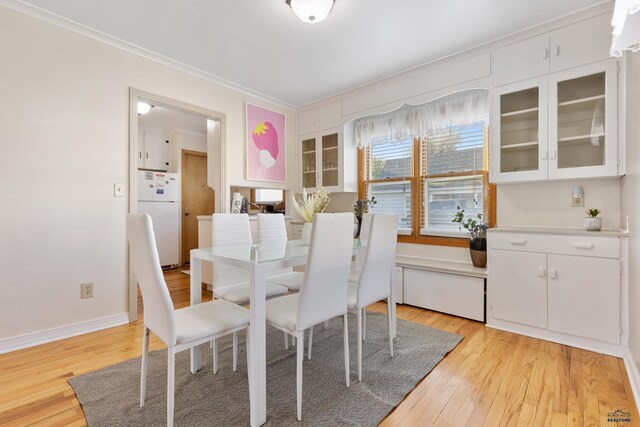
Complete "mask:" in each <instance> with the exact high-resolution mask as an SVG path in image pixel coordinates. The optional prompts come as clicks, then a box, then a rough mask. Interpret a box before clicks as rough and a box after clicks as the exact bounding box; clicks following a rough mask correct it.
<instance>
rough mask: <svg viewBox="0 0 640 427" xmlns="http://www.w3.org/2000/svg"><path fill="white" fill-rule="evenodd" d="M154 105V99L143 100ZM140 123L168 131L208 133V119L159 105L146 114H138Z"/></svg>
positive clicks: (204, 134) (143, 125)
mask: <svg viewBox="0 0 640 427" xmlns="http://www.w3.org/2000/svg"><path fill="white" fill-rule="evenodd" d="M142 101H144V102H146V103H147V104H150V105H153V104H154V102H153V101H148V100H144V99H143V100H142ZM138 124H139V125H140V126H141V127H145V128H154V129H163V130H166V131H172V130H182V131H187V132H190V133H195V134H198V135H202V136H206V135H207V119H206V118H205V117H202V116H199V115H197V114H188V113H183V112H181V111H176V110H170V109H168V108H164V107H161V106H159V105H156V106H154V107H153V108H152V109H151V111H149V112H148V113H147V114H145V115H138Z"/></svg>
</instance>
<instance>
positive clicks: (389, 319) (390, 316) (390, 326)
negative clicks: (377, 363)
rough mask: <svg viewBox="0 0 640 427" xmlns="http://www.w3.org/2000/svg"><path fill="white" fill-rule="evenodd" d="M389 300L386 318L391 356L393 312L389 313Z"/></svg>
mask: <svg viewBox="0 0 640 427" xmlns="http://www.w3.org/2000/svg"><path fill="white" fill-rule="evenodd" d="M390 303H391V301H390V299H388V300H387V320H388V323H389V354H391V357H393V332H392V329H393V327H392V325H393V314H392V313H391V304H390Z"/></svg>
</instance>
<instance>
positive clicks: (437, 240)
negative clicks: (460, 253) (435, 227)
mask: <svg viewBox="0 0 640 427" xmlns="http://www.w3.org/2000/svg"><path fill="white" fill-rule="evenodd" d="M398 243H414V244H418V245H435V246H453V247H458V248H468V247H469V238H468V237H441V236H420V235H419V236H415V235H410V236H407V235H401V234H398Z"/></svg>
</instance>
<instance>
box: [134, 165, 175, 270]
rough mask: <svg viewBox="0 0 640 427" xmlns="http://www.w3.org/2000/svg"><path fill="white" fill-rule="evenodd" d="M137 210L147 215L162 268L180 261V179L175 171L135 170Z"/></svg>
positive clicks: (173, 265)
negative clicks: (150, 221) (136, 176)
mask: <svg viewBox="0 0 640 427" xmlns="http://www.w3.org/2000/svg"><path fill="white" fill-rule="evenodd" d="M138 212H140V213H146V214H149V215H150V216H151V219H152V221H153V231H154V233H155V236H156V246H157V247H158V255H159V256H160V265H162V267H163V268H170V267H175V266H177V265H178V264H179V263H180V241H179V238H180V235H179V234H180V179H179V176H178V174H177V173H166V172H154V171H144V170H140V171H138Z"/></svg>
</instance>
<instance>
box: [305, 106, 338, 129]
mask: <svg viewBox="0 0 640 427" xmlns="http://www.w3.org/2000/svg"><path fill="white" fill-rule="evenodd" d="M341 125H342V101H335V102H330V103H328V104H324V105H321V106H319V107H316V108H313V109H311V110H306V111H302V112H300V113H298V135H307V134H310V133H313V132H319V131H323V130H327V129H332V128H336V127H339V126H341Z"/></svg>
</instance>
